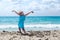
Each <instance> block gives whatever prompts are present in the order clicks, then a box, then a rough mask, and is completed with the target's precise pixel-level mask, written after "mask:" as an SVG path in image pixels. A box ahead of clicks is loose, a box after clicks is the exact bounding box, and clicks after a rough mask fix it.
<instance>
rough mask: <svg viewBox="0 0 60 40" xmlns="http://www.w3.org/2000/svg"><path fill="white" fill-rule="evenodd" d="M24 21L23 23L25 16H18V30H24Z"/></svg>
mask: <svg viewBox="0 0 60 40" xmlns="http://www.w3.org/2000/svg"><path fill="white" fill-rule="evenodd" d="M24 21H25V15H20V16H19V23H18V26H19V28H24Z"/></svg>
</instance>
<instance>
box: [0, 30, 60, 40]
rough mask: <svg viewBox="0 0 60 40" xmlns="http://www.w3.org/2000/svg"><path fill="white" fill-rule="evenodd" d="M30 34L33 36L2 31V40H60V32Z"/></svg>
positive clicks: (33, 32)
mask: <svg viewBox="0 0 60 40" xmlns="http://www.w3.org/2000/svg"><path fill="white" fill-rule="evenodd" d="M28 32H29V33H30V34H31V35H22V34H21V33H18V32H17V31H12V32H8V31H0V40H60V30H52V31H28Z"/></svg>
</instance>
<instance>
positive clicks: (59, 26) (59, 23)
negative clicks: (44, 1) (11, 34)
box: [0, 16, 60, 31]
mask: <svg viewBox="0 0 60 40" xmlns="http://www.w3.org/2000/svg"><path fill="white" fill-rule="evenodd" d="M18 19H19V17H18V16H7V17H6V16H4V17H1V16H0V31H1V30H7V31H9V30H10V31H13V30H14V31H17V30H18V27H17V26H16V25H17V24H18V21H19V20H18ZM11 24H12V25H11ZM26 24H27V25H29V24H31V25H29V26H28V27H26ZM33 24H34V25H36V24H42V26H41V25H37V26H34V25H33ZM1 25H3V26H1ZM14 26H15V27H14ZM31 26H32V27H31ZM25 29H26V30H27V31H28V30H60V16H27V17H26V20H25Z"/></svg>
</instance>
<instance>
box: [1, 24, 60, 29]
mask: <svg viewBox="0 0 60 40" xmlns="http://www.w3.org/2000/svg"><path fill="white" fill-rule="evenodd" d="M9 27H11V28H17V27H18V25H0V28H9ZM25 27H43V28H54V27H59V28H60V24H29V25H25Z"/></svg>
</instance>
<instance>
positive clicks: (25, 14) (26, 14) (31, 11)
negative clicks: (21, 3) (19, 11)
mask: <svg viewBox="0 0 60 40" xmlns="http://www.w3.org/2000/svg"><path fill="white" fill-rule="evenodd" d="M30 13H33V11H30V12H28V13H27V14H25V15H26V16H27V15H29V14H30Z"/></svg>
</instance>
